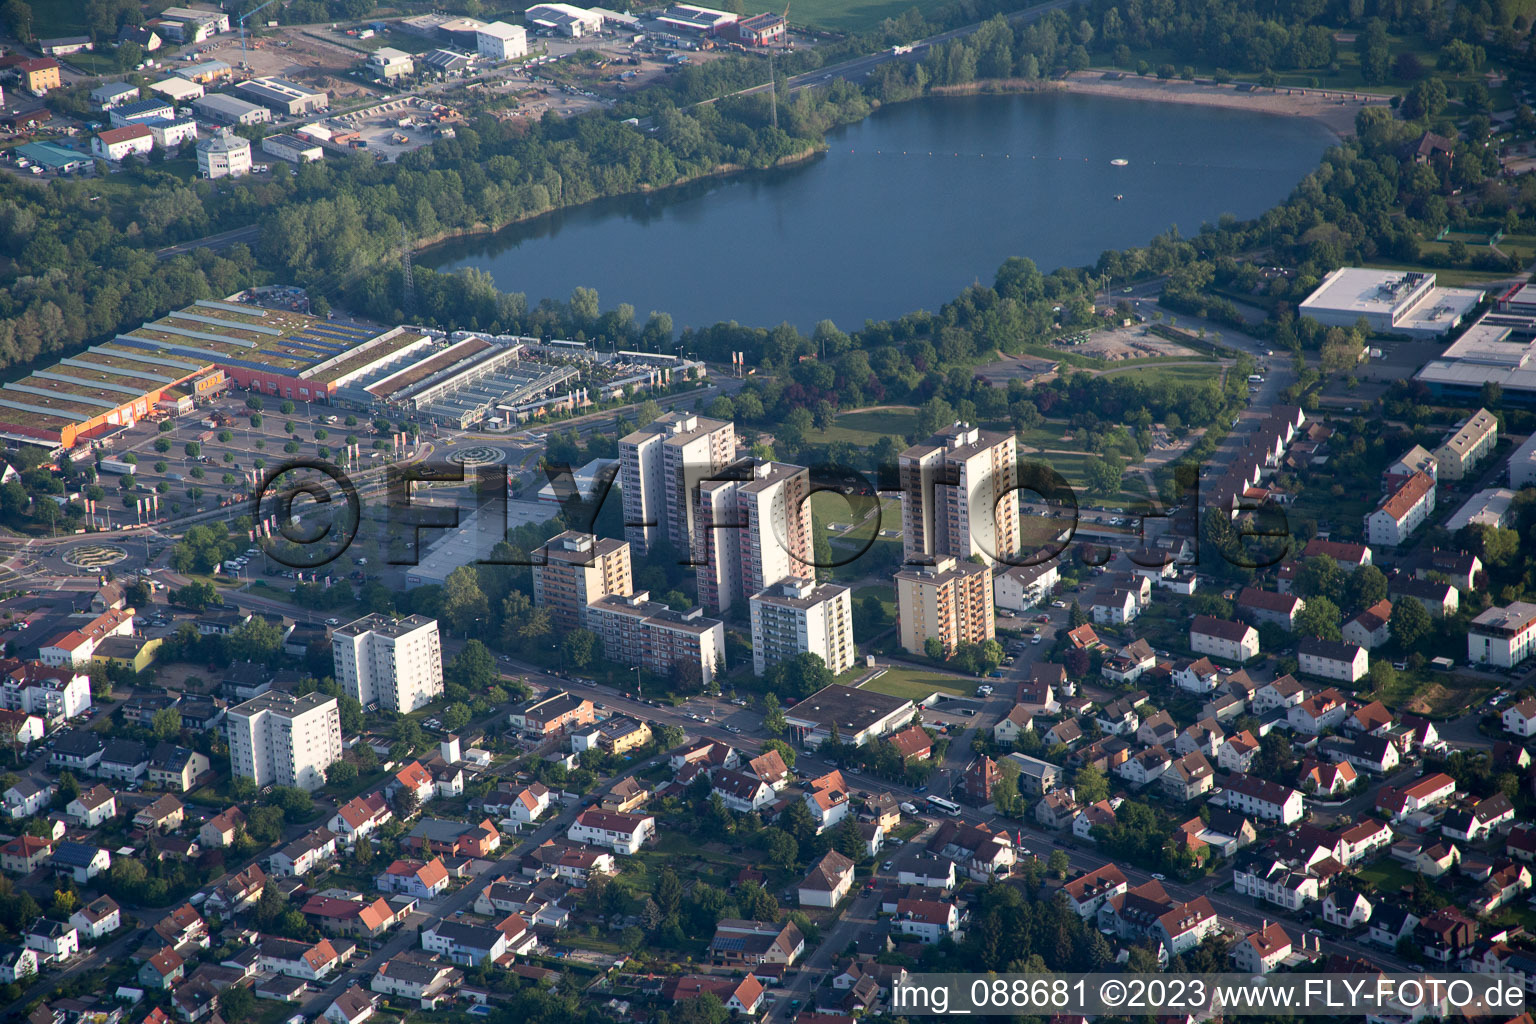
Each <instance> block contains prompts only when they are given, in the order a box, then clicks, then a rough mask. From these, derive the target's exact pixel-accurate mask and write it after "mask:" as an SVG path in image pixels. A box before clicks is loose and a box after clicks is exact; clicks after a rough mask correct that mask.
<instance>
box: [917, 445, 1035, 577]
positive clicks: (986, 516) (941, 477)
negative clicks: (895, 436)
mask: <svg viewBox="0 0 1536 1024" xmlns="http://www.w3.org/2000/svg"><path fill="white" fill-rule="evenodd" d="M1017 458H1018V446H1017V444H1016V443H1015V441H1014V438H1013V435H1012V434H1002V433H996V432H993V431H988V430H980V429H977V428H976V427H973V426H971V425H970V424H969V423H958V422H957V423H955V424H953V425H951V426H949V427H946V428H945V429H943V430H941V431H939V432H938V433H937V434H935V435H933V437H932V438H930V439H929V440H928V443H926V444H919V445H914V446H912V447H911V448H908V449H907V450H906V451H904V452H902V453H901V458H900V463H899V465H900V473H901V525H902V542H901V543H902V554H903V555H904V557H905V560H906V561H907V562H908V563H909V564H915V563H920V562H929V561H932V560H933V559H935V558H938V557H940V556H943V555H952V556H954V557H955V558H958V559H965V558H969V557H970V556H971V555H980V556H981V557H982V558H984V559H986V561H987V564H989V565H992V564H995V563H996V562H997V561H998V560H1000V559H1002V558H1004V557H1006V556H1009V555H1012V554H1014V553H1015V552H1017V551H1018V549H1019V496H1018V492H1017V491H1016V490H1015V488H1016V487H1017V486H1018V467H1017Z"/></svg>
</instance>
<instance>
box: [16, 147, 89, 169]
mask: <svg viewBox="0 0 1536 1024" xmlns="http://www.w3.org/2000/svg"><path fill="white" fill-rule="evenodd" d="M11 152H13V153H15V154H16V156H17V157H18V158H19V159H21V160H26V161H29V162H30V163H33V164H36V165H37V166H38V167H41V168H42V169H43V170H45V171H53V172H55V173H57V174H73V173H74V172H75V171H78V170H80V169H81V168H82V167H86V166H88V165H89V164H90V162H91V158H90V157H89V156H87V155H86V154H84V153H81V152H80V151H78V150H74V149H70V148H69V147H67V146H61V145H59V144H58V143H55V142H28V143H25V144H23V145H20V146H17V147H16V148H15V149H13V150H12V151H11Z"/></svg>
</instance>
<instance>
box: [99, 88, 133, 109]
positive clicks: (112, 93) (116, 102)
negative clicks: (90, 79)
mask: <svg viewBox="0 0 1536 1024" xmlns="http://www.w3.org/2000/svg"><path fill="white" fill-rule="evenodd" d="M138 98H139V87H138V86H136V85H129V84H128V83H127V82H108V83H107V84H106V85H98V86H97V87H96V88H94V89H92V90H91V102H92V103H94V104H96V106H98V107H100V108H101V109H102V110H111V109H112V108H113V107H120V106H122V105H123V104H124V103H132V102H133V101H134V100H136V99H138Z"/></svg>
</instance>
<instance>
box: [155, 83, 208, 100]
mask: <svg viewBox="0 0 1536 1024" xmlns="http://www.w3.org/2000/svg"><path fill="white" fill-rule="evenodd" d="M149 91H150V92H153V93H159V94H160V95H161V96H164V97H165V98H166V99H168V100H170V101H171V102H172V103H191V102H192V101H193V100H200V99H202V98H203V96H204V94H205V90H204V89H203V87H202V84H201V83H198V82H189V81H187V80H186V79H185V78H167V79H166V80H165V81H163V82H155V83H154V84H152V85H151V86H150V87H149Z"/></svg>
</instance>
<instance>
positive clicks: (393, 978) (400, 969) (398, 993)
mask: <svg viewBox="0 0 1536 1024" xmlns="http://www.w3.org/2000/svg"><path fill="white" fill-rule="evenodd" d="M463 980H464V974H463V972H462V971H460V970H459V969H458V968H456V967H450V966H449V965H448V964H445V963H439V962H437V961H433V960H429V959H427V958H425V957H423V956H421V955H420V954H416V953H402V954H399V955H397V956H394V957H391V958H390V959H388V960H386V961H385V962H384V963H383V964H381V965H380V966H379V969H378V971H377V972H376V973H375V974H374V976H373V980H372V981H370V982H369V983H368V987H369V988H370V989H372V990H373V991H374V992H377V993H379V994H380V995H385V996H391V997H394V998H396V999H409V1000H411V1001H413V1002H415V1003H416V1004H417V1005H418V1006H419V1007H420V1008H421V1009H423V1010H432V1009H435V1008H436V1007H437V1004H438V1002H439V1001H442V1000H444V999H449V998H452V997H453V995H454V993H455V992H456V991H457V989H458V987H459V984H460V983H461V982H462V981H463Z"/></svg>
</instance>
